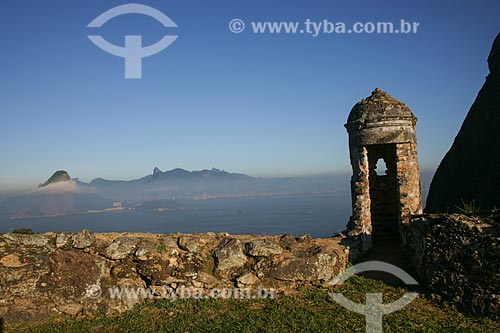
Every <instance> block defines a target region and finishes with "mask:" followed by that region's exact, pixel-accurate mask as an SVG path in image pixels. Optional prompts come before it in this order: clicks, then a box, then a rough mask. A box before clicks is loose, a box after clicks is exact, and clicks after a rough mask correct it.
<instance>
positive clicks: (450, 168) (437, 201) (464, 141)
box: [425, 35, 500, 213]
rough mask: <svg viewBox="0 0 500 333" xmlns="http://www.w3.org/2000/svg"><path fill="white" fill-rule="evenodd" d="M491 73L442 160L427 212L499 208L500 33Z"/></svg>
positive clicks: (491, 61) (429, 196)
mask: <svg viewBox="0 0 500 333" xmlns="http://www.w3.org/2000/svg"><path fill="white" fill-rule="evenodd" d="M488 65H489V69H490V74H489V75H488V76H487V77H486V82H485V83H484V85H483V87H482V89H481V90H480V91H479V94H478V95H477V97H476V100H475V101H474V104H472V107H471V109H470V111H469V113H468V114H467V117H466V118H465V120H464V123H463V124H462V128H461V129H460V131H459V133H458V135H457V137H456V138H455V141H454V142H453V145H452V147H451V148H450V150H449V151H448V153H447V154H446V156H445V157H444V159H443V160H442V161H441V164H440V165H439V167H438V169H437V171H436V174H435V175H434V178H433V180H432V184H431V187H430V191H429V195H428V197H427V205H426V208H425V210H426V211H427V212H441V213H444V212H447V211H449V212H454V211H455V212H456V211H457V210H458V208H459V207H463V205H464V204H470V203H472V202H474V203H475V205H476V206H477V207H479V208H480V209H483V210H491V209H493V208H495V207H497V208H500V172H499V170H500V154H497V153H496V149H497V148H498V147H499V146H500V135H499V133H500V35H498V36H497V38H496V39H495V42H494V43H493V49H492V50H491V53H490V56H489V58H488Z"/></svg>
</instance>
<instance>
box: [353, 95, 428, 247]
mask: <svg viewBox="0 0 500 333" xmlns="http://www.w3.org/2000/svg"><path fill="white" fill-rule="evenodd" d="M416 123H417V118H416V117H415V116H414V115H413V113H412V112H411V110H410V108H409V107H408V106H407V105H406V104H404V103H402V102H400V101H398V100H396V99H395V98H393V97H392V96H390V95H389V94H387V93H386V92H384V91H382V90H380V89H378V88H377V89H375V91H373V92H372V94H371V96H370V97H368V98H365V99H363V100H361V101H360V102H359V103H357V104H356V105H355V106H354V107H353V108H352V110H351V112H350V114H349V118H348V120H347V124H345V127H346V128H347V132H348V133H349V151H350V159H351V166H352V171H353V175H352V178H351V195H352V216H351V218H350V221H349V223H348V225H347V231H348V235H349V236H350V237H351V238H356V239H359V240H360V241H361V249H362V250H363V251H366V250H368V249H369V248H371V246H372V242H373V243H374V245H376V243H377V242H381V243H383V242H387V241H394V242H400V241H401V236H400V235H401V230H402V227H403V225H404V224H406V223H408V222H409V216H410V215H412V214H421V213H422V200H421V193H420V172H419V167H418V157H417V138H416V131H415V126H416ZM384 163H385V168H384ZM384 169H385V170H384Z"/></svg>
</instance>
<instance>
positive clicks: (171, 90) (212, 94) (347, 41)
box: [0, 0, 500, 191]
mask: <svg viewBox="0 0 500 333" xmlns="http://www.w3.org/2000/svg"><path fill="white" fill-rule="evenodd" d="M136 2H137V3H143V4H146V5H150V6H152V7H154V8H156V9H158V10H160V11H162V12H163V13H165V14H166V15H168V16H169V17H170V18H171V19H172V20H173V21H174V22H175V23H176V24H177V26H178V27H177V28H168V29H167V28H165V27H163V26H162V25H161V24H160V23H159V22H157V21H155V20H154V19H153V18H151V17H147V16H143V15H123V16H121V17H116V18H114V19H112V20H111V21H109V22H107V23H106V24H105V25H104V26H103V27H102V28H98V29H96V28H87V25H88V24H89V23H90V22H91V21H92V20H93V19H94V18H95V17H97V16H98V15H99V14H101V13H102V12H104V11H106V10H108V9H110V8H112V7H114V6H117V5H120V4H127V3H129V2H128V1H122V0H120V1H118V0H106V1H103V0H71V1H69V0H42V1H40V0H3V1H2V10H1V11H0V27H1V28H2V31H3V34H2V52H0V69H1V75H0V191H2V190H11V189H15V188H26V187H33V186H36V185H37V184H39V183H41V182H43V181H45V180H46V179H47V178H48V177H49V176H50V175H51V174H52V173H53V172H54V171H56V170H58V169H64V170H67V171H68V172H69V173H70V175H71V176H72V177H79V178H81V179H82V180H86V181H88V180H91V179H92V178H96V177H103V178H109V179H134V178H139V177H142V176H144V175H146V174H148V173H151V172H152V169H153V167H155V166H158V167H160V168H161V169H163V170H167V169H172V168H175V167H182V168H185V169H189V170H193V169H194V170H199V169H205V168H212V167H217V168H221V169H225V170H228V171H231V172H240V173H247V174H250V175H253V176H294V175H313V174H326V173H349V172H350V165H349V156H348V147H347V133H346V131H345V129H344V127H343V124H344V123H345V121H346V119H347V115H348V113H349V111H350V110H351V108H352V106H353V105H354V104H355V103H356V102H358V101H359V100H360V99H362V98H364V97H366V96H369V95H370V93H371V91H372V90H373V89H374V88H376V87H380V88H381V89H383V90H386V91H387V92H389V93H390V94H391V95H392V96H394V97H395V98H397V99H399V100H401V101H403V102H405V103H407V104H408V105H409V106H410V108H411V109H412V111H413V112H414V114H415V115H416V116H417V117H418V119H419V121H418V125H417V136H418V142H419V147H418V149H419V161H420V165H421V168H422V169H423V170H433V169H435V168H436V166H437V165H438V163H439V161H440V160H441V159H442V157H443V156H444V154H445V153H446V151H447V150H448V149H449V147H450V145H451V144H452V142H453V139H454V137H455V135H456V133H457V131H458V129H459V128H460V125H461V123H462V121H463V119H464V117H465V115H466V113H467V111H468V110H469V108H470V106H471V104H472V102H473V101H474V98H475V97H476V95H477V92H478V91H479V89H480V88H481V86H482V84H483V83H484V78H485V76H486V75H487V73H488V69H487V63H486V59H487V57H488V54H489V51H490V48H491V45H492V42H493V39H494V38H495V36H496V35H497V34H498V33H499V32H500V20H499V19H498V13H499V12H500V2H499V1H497V0H491V1H472V0H470V1H464V0H462V1H456V0H455V1H451V0H444V1H427V0H426V1H412V2H410V1H334V0H328V1H327V0H325V1H315V0H312V1H311V0H308V1H305V0H302V1H278V0H252V1H250V0H244V1H234V0H233V1H229V0H227V1H226V0H224V1H222V0H208V1H207V0H196V1H195V0H168V1H167V0H154V1H136ZM234 18H239V19H242V20H244V21H245V22H246V24H247V26H246V29H245V31H243V32H242V33H239V34H235V33H232V32H231V31H230V30H229V29H228V24H229V22H230V21H231V20H232V19H234ZM306 19H310V20H312V21H316V22H322V21H323V20H324V19H327V20H329V21H332V22H346V23H347V24H348V25H350V24H352V23H354V22H357V21H361V22H368V21H370V22H377V21H393V22H395V23H399V21H400V20H401V19H404V20H406V21H415V22H419V23H420V25H419V28H418V29H419V30H418V33H417V34H406V35H401V34H400V35H383V34H360V35H355V34H345V35H339V34H334V35H332V34H320V35H318V36H317V37H313V36H311V35H309V34H284V33H282V34H269V33H268V34H254V33H252V32H251V26H250V22H256V21H276V22H279V21H290V22H292V21H297V22H304V21H305V20H306ZM90 34H98V35H102V36H103V37H104V38H105V39H107V40H108V41H110V42H111V43H114V44H117V45H123V43H124V36H125V35H142V36H143V43H144V45H150V44H153V43H155V42H156V41H158V40H159V39H161V38H162V37H163V36H164V35H165V34H170V35H177V36H178V39H177V40H176V41H175V42H174V43H173V44H172V45H171V46H170V47H168V48H167V49H166V50H164V51H163V52H161V53H159V54H156V55H154V56H152V57H149V58H145V59H143V67H142V70H143V78H142V79H141V80H125V79H124V60H123V58H119V57H116V56H113V55H110V54H108V53H105V52H104V51H103V50H101V49H99V48H98V47H96V46H95V45H94V44H92V43H91V42H90V41H89V39H88V38H87V35H90Z"/></svg>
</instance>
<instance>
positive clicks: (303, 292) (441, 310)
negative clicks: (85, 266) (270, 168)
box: [7, 277, 500, 333]
mask: <svg viewBox="0 0 500 333" xmlns="http://www.w3.org/2000/svg"><path fill="white" fill-rule="evenodd" d="M328 291H329V290H327V289H324V288H322V289H319V288H303V287H302V288H298V290H297V291H296V293H295V294H293V295H288V296H283V295H281V296H279V297H277V298H276V299H274V300H272V299H267V300H253V299H252V300H234V299H231V300H220V299H205V300H193V299H191V300H180V301H175V302H171V301H169V300H155V301H148V302H147V303H145V304H142V305H138V306H136V307H135V308H134V309H133V310H131V311H129V312H126V313H124V314H121V315H115V316H111V317H105V316H104V315H98V316H96V317H94V318H92V319H90V318H84V319H64V318H55V319H51V320H49V321H48V322H45V323H39V324H36V325H31V326H30V327H27V326H24V327H17V328H13V327H11V328H10V331H12V332H17V331H19V332H44V333H45V332H200V333H201V332H364V331H365V322H364V317H363V316H361V315H359V314H356V313H353V312H350V311H348V310H346V309H344V308H342V307H341V306H340V305H338V304H337V303H335V302H334V301H333V300H332V299H331V298H330V297H329V296H328ZM330 291H333V292H342V293H343V294H344V295H345V296H346V297H348V298H350V299H351V300H353V301H356V302H360V301H364V298H365V295H364V293H366V292H382V293H383V294H384V303H389V302H392V301H394V300H396V299H398V298H399V297H401V295H403V294H404V293H405V292H407V291H408V290H407V289H404V288H395V287H391V286H388V285H386V284H384V283H382V282H379V281H375V280H370V279H365V278H361V277H353V278H351V279H349V283H347V284H346V285H344V286H342V287H337V288H330ZM8 329H9V328H8ZM7 331H9V330H7ZM384 332H500V323H499V322H495V321H492V320H489V319H485V318H478V317H467V316H465V315H463V314H462V313H460V312H457V311H456V310H454V309H453V308H451V307H449V306H446V305H443V304H433V303H432V301H431V300H430V299H429V298H428V297H426V296H425V295H422V294H421V295H420V296H419V297H418V298H417V299H415V300H414V301H413V302H412V303H411V304H410V305H408V306H407V307H405V308H404V309H402V310H400V311H398V312H395V313H392V314H389V315H386V316H384Z"/></svg>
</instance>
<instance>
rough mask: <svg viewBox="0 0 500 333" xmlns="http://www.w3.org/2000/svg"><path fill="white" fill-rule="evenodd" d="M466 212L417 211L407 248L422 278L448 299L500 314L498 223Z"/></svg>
mask: <svg viewBox="0 0 500 333" xmlns="http://www.w3.org/2000/svg"><path fill="white" fill-rule="evenodd" d="M491 223H492V221H489V220H485V219H479V218H474V217H467V216H464V215H458V214H454V215H426V216H415V217H413V219H412V221H411V223H410V224H409V225H407V226H406V228H405V229H404V233H403V235H404V249H403V250H404V251H405V252H406V254H407V257H408V258H409V259H410V262H411V263H412V266H413V267H414V268H415V270H416V272H417V273H418V276H419V280H420V282H421V283H423V284H424V285H425V286H426V287H427V288H429V289H430V290H431V291H432V292H434V293H436V295H439V296H440V297H441V298H442V299H443V300H444V301H447V302H452V303H455V304H457V305H458V306H459V308H461V309H463V310H465V311H466V312H470V313H472V314H475V315H483V316H489V317H491V318H493V319H496V320H498V319H500V226H499V225H494V224H491Z"/></svg>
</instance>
